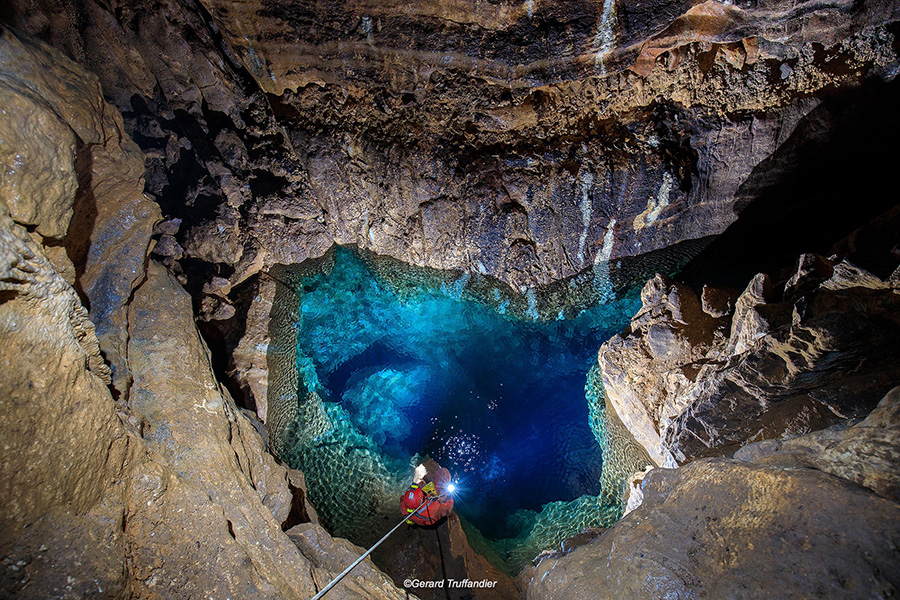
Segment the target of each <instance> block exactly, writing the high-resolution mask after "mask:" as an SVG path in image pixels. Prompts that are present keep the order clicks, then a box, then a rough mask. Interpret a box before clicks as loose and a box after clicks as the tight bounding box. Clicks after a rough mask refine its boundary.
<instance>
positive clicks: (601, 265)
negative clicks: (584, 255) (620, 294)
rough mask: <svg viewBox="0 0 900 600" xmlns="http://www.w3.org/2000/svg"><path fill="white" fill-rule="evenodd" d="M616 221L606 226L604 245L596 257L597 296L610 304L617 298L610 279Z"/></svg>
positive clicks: (595, 285) (595, 284)
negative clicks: (610, 259) (610, 262)
mask: <svg viewBox="0 0 900 600" xmlns="http://www.w3.org/2000/svg"><path fill="white" fill-rule="evenodd" d="M615 229H616V220H615V219H613V220H611V221H610V222H609V225H607V226H606V233H605V234H603V245H601V246H600V250H599V251H598V252H597V254H596V256H594V289H595V290H597V296H598V297H599V300H600V302H601V303H602V302H608V301H610V300H612V299H614V298H615V294H613V289H612V281H611V280H610V278H609V258H610V257H611V256H612V251H613V244H614V243H615V241H616V237H615Z"/></svg>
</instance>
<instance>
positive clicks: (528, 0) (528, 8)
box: [525, 0, 534, 19]
mask: <svg viewBox="0 0 900 600" xmlns="http://www.w3.org/2000/svg"><path fill="white" fill-rule="evenodd" d="M525 12H526V13H527V14H528V18H529V19H531V18H534V0H525Z"/></svg>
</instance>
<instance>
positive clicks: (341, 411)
mask: <svg viewBox="0 0 900 600" xmlns="http://www.w3.org/2000/svg"><path fill="white" fill-rule="evenodd" d="M295 289H296V294H297V298H298V303H299V310H298V313H297V315H296V318H295V326H294V328H295V332H296V340H297V348H296V350H297V359H296V366H297V371H298V373H299V379H300V384H301V386H300V387H301V390H302V391H301V394H300V411H299V413H298V416H297V419H298V422H299V424H298V425H297V426H296V427H294V429H293V431H294V434H293V435H294V437H293V438H292V440H291V443H290V445H288V446H287V447H286V448H287V449H286V450H282V452H281V454H282V455H283V456H282V457H283V458H286V459H287V460H288V462H290V463H291V464H292V465H293V466H296V467H297V468H299V469H301V470H302V471H303V472H304V473H305V475H306V477H307V484H308V486H309V493H310V498H311V500H312V501H313V503H314V504H315V505H316V507H317V509H318V510H319V511H320V516H321V518H322V519H323V521H324V522H325V524H326V526H328V527H329V528H330V529H331V530H332V531H333V532H334V533H335V535H338V536H344V537H348V538H350V539H351V540H353V541H355V542H357V543H359V544H367V543H368V542H369V541H370V540H371V539H372V536H374V535H375V534H376V533H378V532H379V529H378V528H379V527H382V525H381V521H379V520H378V519H379V518H381V519H386V515H395V514H396V511H397V501H398V500H397V499H398V497H399V494H400V493H401V492H402V490H403V489H405V487H406V485H408V483H409V481H410V477H411V475H412V468H413V467H414V466H415V464H417V462H418V461H419V460H421V459H422V458H423V457H431V458H434V459H435V460H437V461H438V462H439V463H441V464H442V465H443V466H445V467H447V468H448V469H450V471H451V472H452V473H453V475H454V478H455V479H456V481H457V483H458V485H459V488H460V489H459V493H458V494H457V502H456V510H457V513H458V514H459V515H460V516H461V517H462V518H463V520H464V522H465V523H466V526H467V530H468V531H469V532H470V537H473V538H477V540H478V543H482V544H488V545H490V546H491V547H492V549H493V550H495V551H498V552H499V554H500V555H502V556H504V557H505V560H507V561H508V564H509V565H511V567H512V568H515V566H516V565H517V563H519V562H521V561H520V560H517V559H516V557H517V556H520V557H522V558H523V559H524V557H527V556H528V553H529V552H532V551H535V550H539V549H540V546H541V545H542V544H546V543H548V539H549V541H556V540H555V538H554V536H555V537H559V536H560V535H563V534H565V533H566V532H567V530H566V526H567V525H566V524H568V528H569V529H575V531H568V533H570V534H571V533H574V532H577V529H578V528H580V527H582V526H586V525H592V524H593V525H600V524H603V523H597V522H595V521H596V520H597V519H598V518H599V516H598V515H600V514H601V513H602V514H604V515H607V517H608V516H609V515H610V514H612V513H615V512H616V511H617V510H618V506H617V505H616V503H615V502H612V503H610V501H609V500H608V499H607V500H605V501H601V500H600V497H601V492H603V490H602V489H601V488H602V485H601V478H602V470H603V461H604V456H603V443H604V435H605V433H604V426H603V423H602V414H600V415H599V416H598V414H596V413H597V408H596V407H597V405H598V404H599V405H600V406H602V398H601V399H600V400H599V402H598V401H597V398H594V403H593V406H594V409H593V410H589V404H590V402H589V400H590V397H591V393H592V391H591V390H592V389H594V392H593V393H595V394H596V393H597V392H596V386H595V385H588V384H589V383H590V382H589V381H588V373H589V370H590V369H591V366H592V365H593V364H594V363H595V362H596V352H597V349H598V348H599V347H600V345H601V344H602V343H603V342H604V341H605V340H607V339H609V338H610V337H611V336H612V335H614V334H616V333H618V332H619V331H621V330H622V329H623V328H624V327H625V326H626V325H627V324H628V322H629V319H630V318H631V316H632V315H633V314H634V313H635V312H636V310H637V309H638V308H639V306H640V301H639V299H638V294H637V292H636V291H631V292H629V293H627V294H624V295H621V297H619V298H617V299H608V301H606V302H605V303H602V304H597V305H595V306H593V307H589V308H584V309H580V310H578V311H573V310H572V307H571V306H569V307H567V308H566V311H563V310H560V311H559V313H558V316H557V317H556V318H549V319H548V318H543V319H541V318H535V317H536V316H537V315H536V314H535V311H534V310H533V309H534V304H533V303H531V304H530V305H529V303H528V302H527V301H526V302H525V304H524V305H523V304H521V303H520V306H524V309H520V310H516V309H515V304H514V302H513V300H512V298H513V297H514V296H515V294H514V293H513V292H512V291H511V290H509V288H507V287H505V286H503V285H502V284H499V283H498V282H496V281H492V280H489V279H488V278H486V277H483V276H476V277H470V276H468V275H464V276H461V277H457V278H456V279H451V278H448V277H443V278H441V277H440V276H434V275H433V274H432V275H428V274H427V273H424V272H423V271H417V270H415V269H412V268H405V269H402V270H397V269H393V270H391V269H379V268H378V263H377V261H374V262H373V260H371V258H366V257H363V256H362V255H359V254H356V253H354V252H353V251H351V250H348V249H342V248H338V249H336V250H335V251H333V253H332V255H331V256H330V257H329V260H328V261H327V264H326V265H325V266H324V267H322V268H320V269H318V270H317V271H316V272H313V273H311V274H309V275H307V276H305V277H303V278H301V279H299V280H298V282H297V283H296V284H295ZM564 313H568V314H571V315H572V316H571V318H563V317H564ZM595 383H596V382H594V384H595ZM586 386H587V389H586ZM600 412H601V413H602V409H600ZM607 492H609V490H607ZM607 496H609V494H607ZM602 502H606V505H605V506H606V508H607V509H608V510H607V511H606V512H603V511H598V504H599V503H602ZM542 511H543V512H542ZM563 513H565V515H563Z"/></svg>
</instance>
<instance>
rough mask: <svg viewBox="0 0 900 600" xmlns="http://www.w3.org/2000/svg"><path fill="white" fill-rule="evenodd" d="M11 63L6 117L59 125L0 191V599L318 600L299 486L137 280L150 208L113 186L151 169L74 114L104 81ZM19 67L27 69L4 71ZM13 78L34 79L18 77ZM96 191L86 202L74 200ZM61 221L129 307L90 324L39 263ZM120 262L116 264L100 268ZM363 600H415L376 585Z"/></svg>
mask: <svg viewBox="0 0 900 600" xmlns="http://www.w3.org/2000/svg"><path fill="white" fill-rule="evenodd" d="M0 50H2V51H0V61H2V62H0V64H2V66H3V71H2V75H0V90H2V93H3V94H7V97H10V98H12V99H13V104H11V105H12V106H26V105H27V102H25V100H23V98H24V99H28V100H33V99H37V101H36V105H37V106H40V107H44V108H46V107H47V106H51V107H53V110H52V111H51V112H52V113H53V118H55V119H57V121H54V120H53V119H51V116H50V115H48V114H45V113H40V112H38V113H36V114H40V115H41V116H40V118H37V117H35V119H36V120H35V121H34V123H36V125H35V129H34V136H35V139H34V140H33V142H34V143H32V144H31V145H28V144H26V146H25V147H27V150H28V154H27V155H25V154H21V155H20V158H21V159H22V160H21V161H18V162H17V160H18V159H16V160H13V161H12V162H11V163H10V164H5V165H4V167H5V169H6V173H5V178H4V182H6V183H9V182H12V183H11V184H10V185H5V186H3V187H0V339H2V342H3V343H2V344H0V364H2V366H3V372H4V375H3V377H2V378H0V412H2V414H3V419H0V440H2V442H3V443H2V448H0V479H2V481H3V486H2V489H0V504H2V506H3V511H2V514H0V589H2V590H3V595H4V597H6V596H15V597H18V598H48V597H56V598H87V597H92V598H125V597H127V598H147V599H151V598H153V599H157V598H196V599H200V598H209V597H215V598H229V597H230V598H251V597H252V598H272V599H275V598H278V599H284V598H296V599H306V598H309V597H311V596H312V595H314V594H315V592H316V589H317V582H316V580H315V578H314V575H313V572H312V566H311V565H312V564H313V563H312V562H311V559H312V560H318V561H320V560H322V557H320V556H318V555H317V552H318V551H319V550H318V549H316V548H312V549H309V548H307V549H305V550H304V552H305V554H304V553H301V551H300V550H298V548H297V546H296V545H295V544H294V543H292V542H291V540H290V538H289V537H288V536H287V535H285V534H284V533H283V531H282V528H283V527H284V528H287V527H290V526H292V525H295V524H297V523H298V522H302V521H304V520H309V519H311V518H312V515H314V512H313V511H312V510H311V509H309V507H306V506H303V496H302V494H299V493H298V490H302V487H303V483H302V476H299V474H297V473H296V472H291V471H289V470H287V469H286V468H284V467H283V466H281V465H279V464H277V463H276V462H275V460H274V459H273V458H272V457H271V456H270V455H269V454H267V453H266V452H265V447H264V443H263V440H262V439H261V437H260V436H259V434H258V433H257V431H256V430H255V429H254V427H253V425H252V424H251V422H250V421H249V420H248V418H247V417H246V416H245V415H244V414H243V413H242V412H240V411H239V410H238V409H237V407H236V406H235V404H234V402H233V400H232V399H231V397H230V396H229V395H228V393H227V392H225V391H224V390H223V389H222V388H221V387H220V385H219V383H218V382H217V381H216V378H215V375H214V373H213V369H212V365H211V362H210V356H209V351H208V349H207V348H206V346H205V344H204V343H203V342H202V340H201V338H200V336H199V333H198V331H197V328H196V326H195V324H194V320H193V313H192V305H191V299H190V297H189V296H188V294H187V293H186V292H185V291H184V290H183V289H182V288H181V286H180V285H179V284H178V283H177V282H176V281H175V280H174V279H172V277H171V276H170V275H169V274H168V273H167V272H166V270H165V269H164V268H163V267H162V266H160V265H159V264H157V263H154V262H150V263H149V264H145V258H146V250H147V240H148V239H149V235H148V232H149V231H150V230H151V228H152V226H153V221H155V215H157V214H158V212H157V211H156V210H153V209H152V207H151V209H148V210H146V211H144V212H141V210H139V209H140V206H141V205H142V204H141V203H149V200H147V199H146V198H144V197H143V196H140V195H138V196H134V195H133V194H134V192H135V184H136V181H140V176H139V175H138V176H137V179H136V180H135V179H133V178H132V176H133V175H134V173H133V172H132V171H130V170H129V169H127V168H120V167H122V165H123V164H125V165H128V164H131V165H132V166H135V165H137V166H136V167H135V168H138V171H140V169H139V165H140V163H139V161H137V162H134V161H133V160H132V159H134V158H135V155H134V154H131V152H132V151H133V150H134V147H133V146H131V145H129V142H127V141H126V140H125V138H124V137H122V138H121V139H120V138H119V137H118V136H120V135H122V131H121V127H117V128H114V127H111V125H115V123H116V122H115V119H114V118H113V117H111V116H110V117H109V119H106V118H104V117H103V115H104V111H108V112H109V113H110V114H111V115H112V114H115V113H114V112H112V111H111V109H109V107H108V106H106V105H105V104H102V102H100V103H99V104H96V105H95V107H97V108H98V112H90V111H87V112H86V113H85V114H82V115H81V116H77V115H76V116H72V115H75V113H77V112H78V110H79V109H80V108H83V107H84V103H85V102H87V103H88V104H90V103H91V102H94V101H99V98H100V96H99V92H98V89H97V86H96V81H95V80H92V79H91V78H90V76H88V75H87V74H86V73H84V72H83V71H82V70H81V69H80V68H79V67H77V66H76V65H74V64H73V63H71V62H69V61H67V60H66V59H64V58H62V57H60V56H59V55H58V54H57V53H55V52H54V51H52V50H51V49H49V48H47V47H46V46H44V45H42V44H40V43H35V42H29V41H22V40H19V39H18V38H17V37H15V36H14V35H13V34H12V33H11V32H10V31H9V30H3V31H2V34H0ZM9 65H19V66H16V68H15V70H14V71H13V73H9V72H7V70H6V69H7V67H9ZM37 65H40V66H41V69H42V70H41V69H38V67H37ZM29 69H30V70H29ZM22 73H25V74H27V75H28V77H30V78H32V79H29V80H26V79H17V77H20V76H21V75H22ZM32 80H33V81H34V85H30V86H29V85H25V82H26V81H32ZM84 81H87V82H89V83H91V85H89V86H87V87H85V86H84V85H81V83H83V82H84ZM47 82H50V83H47ZM50 84H53V85H50ZM57 84H58V85H57ZM92 86H93V87H92ZM51 92H52V93H51ZM82 93H87V96H86V99H85V97H82V96H80V94H82ZM43 94H46V96H45V95H43ZM67 94H69V95H71V97H67ZM17 97H19V104H16V103H15V102H16V98H17ZM34 110H35V111H38V109H37V108H34ZM79 114H80V113H79ZM85 115H88V116H91V115H92V116H93V117H95V120H94V121H93V125H94V126H95V127H96V129H95V130H89V129H85V128H87V125H86V123H85V121H79V119H80V118H81V117H82V116H85ZM70 116H71V120H69V117H70ZM12 117H13V115H9V114H6V113H4V114H3V115H2V119H0V131H9V130H12V129H14V124H11V123H10V119H11V118H12ZM73 123H75V124H77V127H76V126H75V125H73ZM67 128H68V129H67ZM65 132H68V133H65ZM54 135H59V136H62V137H61V138H54V137H52V136H54ZM106 135H109V136H110V137H109V138H107V137H105V136H106ZM41 136H44V137H41ZM60 139H61V140H62V142H63V143H61V144H60V145H59V146H56V147H55V143H56V142H58V141H60ZM8 140H11V141H13V142H16V141H17V140H19V141H23V143H25V142H24V140H20V139H19V138H16V137H11V138H6V137H0V156H2V157H4V158H8V157H15V156H16V148H15V147H13V148H11V147H9V145H7V141H8ZM67 140H68V141H67ZM72 140H75V146H76V153H77V152H78V150H77V148H78V143H79V142H78V140H82V141H86V140H93V141H90V142H89V143H91V144H94V146H92V148H93V150H92V152H93V151H96V152H97V153H98V154H96V155H92V156H93V157H94V159H95V160H96V162H94V163H93V167H91V169H95V170H90V169H88V170H85V168H84V164H82V163H81V162H79V160H78V159H77V158H76V160H75V163H74V167H73V166H72V163H71V160H72V157H70V156H69V153H68V152H69V150H68V149H69V148H70V147H71V144H69V142H71V141H72ZM107 142H108V144H107ZM86 143H88V142H86ZM116 148H118V150H117V149H116ZM135 152H136V151H135ZM104 153H108V156H106V155H105V154H104ZM137 156H139V155H137ZM66 160H68V161H69V162H68V163H66V162H65V161H66ZM55 161H56V162H55ZM60 161H61V162H60ZM129 161H131V162H129ZM57 163H58V164H60V165H64V166H65V165H68V167H72V168H73V169H74V171H70V170H69V169H68V167H66V168H63V167H61V168H60V169H59V170H58V174H59V178H60V179H59V180H58V181H57V180H55V179H54V171H53V170H52V169H51V170H49V171H41V170H42V169H44V168H46V167H47V166H48V165H55V164H57ZM100 167H102V168H100ZM98 168H100V170H96V169H98ZM71 172H76V173H78V176H79V179H78V182H79V183H78V186H79V187H78V190H79V191H74V190H72V189H71V185H69V182H70V179H71ZM85 174H89V175H90V176H91V177H93V178H94V179H92V180H91V181H92V182H93V183H92V185H93V186H94V187H90V186H89V187H83V186H84V185H87V184H85V183H84V179H83V176H86V175H85ZM45 182H46V188H47V193H48V197H47V198H46V200H47V201H50V202H51V204H52V207H53V208H52V209H47V210H45V206H44V204H42V202H43V200H44V199H43V198H41V197H40V193H39V192H40V189H42V188H43V185H44V183H45ZM83 189H87V190H88V191H90V190H93V193H94V196H93V199H94V201H95V202H96V206H93V213H92V219H94V220H93V221H92V222H91V223H92V229H89V230H86V229H82V228H79V227H76V226H75V222H76V221H77V220H78V218H79V199H78V195H79V194H81V193H82V192H81V190H83ZM137 190H138V194H139V188H137ZM65 194H69V196H68V197H65V198H64V197H63V196H64V195H65ZM72 194H75V199H74V201H73V199H72V197H71V195H72ZM60 207H62V208H65V207H70V208H68V209H65V210H70V211H71V212H72V213H74V216H72V220H71V223H70V225H69V227H68V231H67V232H66V244H67V246H66V250H70V249H74V248H82V249H83V250H84V254H83V256H87V257H88V260H87V262H86V263H85V264H86V265H87V266H86V270H85V271H83V272H80V271H77V272H78V273H79V276H78V278H76V280H75V283H76V285H77V284H78V283H79V281H80V282H82V283H84V282H87V281H91V279H90V276H89V272H91V271H90V269H95V271H94V273H99V274H100V275H98V277H99V279H98V280H96V281H99V280H102V279H103V278H104V277H105V278H106V280H105V281H106V282H107V284H108V285H113V284H114V283H115V282H120V283H122V282H128V285H127V288H126V287H122V288H117V289H120V291H121V290H124V289H128V290H129V291H128V293H127V295H126V296H125V297H124V298H122V297H120V296H118V295H117V294H118V292H116V293H113V292H111V291H110V290H107V291H106V292H104V293H103V294H100V295H99V296H96V295H95V296H91V295H90V292H89V293H88V298H89V299H91V300H92V302H91V311H90V315H89V314H88V311H87V310H85V308H84V307H83V306H82V305H81V302H80V300H79V295H78V293H77V292H76V290H75V288H73V287H72V286H71V285H70V284H69V283H68V282H67V281H66V280H65V279H64V278H63V277H62V275H61V274H60V272H59V271H65V268H64V265H63V266H58V265H57V264H55V263H54V262H51V261H50V260H49V259H48V258H47V255H46V252H45V250H46V249H48V248H53V247H55V246H53V245H52V243H53V242H52V241H48V240H51V238H50V237H48V236H52V235H57V234H58V229H59V228H60V227H63V226H64V224H65V219H66V218H68V217H67V215H66V213H65V212H63V213H60V214H58V213H57V212H56V211H57V210H60ZM54 217H55V219H54ZM29 229H32V230H33V231H29ZM91 232H93V234H92V233H91ZM101 233H102V236H101V237H98V238H95V237H93V235H94V234H96V235H100V234H101ZM54 239H55V238H54ZM70 243H71V244H72V245H71V246H69V245H68V244H70ZM134 243H137V246H135V247H131V246H129V245H130V244H134ZM56 247H58V246H56ZM115 248H119V252H120V253H121V254H120V255H119V256H116V260H114V261H113V260H109V261H107V262H106V263H103V262H102V261H101V263H100V264H95V263H92V262H91V261H92V260H94V259H92V258H90V257H92V256H93V257H99V256H106V254H105V253H107V252H111V251H113V249H115ZM98 260H99V259H98ZM91 265H93V266H91ZM129 265H131V266H133V267H134V269H135V270H134V271H133V272H132V271H128V269H129V268H131V267H130V266H129ZM76 266H77V265H76ZM123 269H124V270H123ZM126 275H127V277H126ZM129 277H133V279H129ZM110 278H112V279H114V280H115V281H112V279H110ZM107 284H104V285H107ZM116 285H118V284H116ZM132 288H133V289H132ZM88 289H89V290H90V289H97V288H96V286H95V287H93V288H90V287H89V288H88ZM95 299H96V302H95V301H93V300H95ZM116 299H118V300H121V301H122V302H121V303H117V302H118V300H116ZM113 300H116V301H115V302H114V301H113ZM107 301H109V302H107ZM94 323H97V328H96V330H97V331H100V330H102V331H107V332H110V331H117V332H118V333H116V336H121V337H116V338H115V339H117V340H120V341H123V342H124V343H125V345H124V347H123V348H122V349H121V350H122V351H121V354H119V355H117V356H118V358H114V357H112V356H110V352H107V349H108V348H109V347H110V346H104V341H103V339H104V338H99V339H98V337H99V336H98V335H97V334H96V333H95V326H94ZM117 324H118V325H117ZM119 325H121V326H122V327H124V329H123V330H121V331H119V330H117V329H116V327H118V326H119ZM106 340H107V343H109V338H107V339H106ZM104 354H106V356H107V357H108V358H110V359H112V360H113V361H115V360H120V361H121V363H120V364H121V365H123V369H125V371H126V372H128V373H130V374H131V376H132V377H133V384H134V385H133V388H130V392H131V393H130V394H127V395H120V396H119V398H118V400H116V399H114V398H113V395H112V394H111V390H110V389H109V388H108V387H107V385H108V384H109V383H110V381H111V378H110V371H109V367H108V366H107V365H106V364H105V362H104V360H103V355H104ZM120 374H121V371H120ZM322 535H323V536H327V534H324V533H323V534H322ZM309 557H311V558H309ZM370 597H373V598H397V597H406V594H405V592H402V591H399V590H397V589H395V588H392V586H391V585H390V584H389V583H385V584H384V585H383V586H382V587H381V588H379V589H378V590H373V591H372V593H371V595H370Z"/></svg>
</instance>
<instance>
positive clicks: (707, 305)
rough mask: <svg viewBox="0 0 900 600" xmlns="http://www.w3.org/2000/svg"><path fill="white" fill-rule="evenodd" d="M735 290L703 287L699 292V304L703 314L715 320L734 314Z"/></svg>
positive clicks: (736, 294)
mask: <svg viewBox="0 0 900 600" xmlns="http://www.w3.org/2000/svg"><path fill="white" fill-rule="evenodd" d="M738 295H739V294H738V292H737V290H732V289H723V288H717V287H711V286H708V285H704V286H703V290H701V292H700V303H701V305H702V306H703V312H705V313H706V314H708V315H709V316H711V317H713V318H715V319H721V318H722V317H727V316H728V315H730V314H731V313H733V312H734V303H735V301H736V300H737V298H738Z"/></svg>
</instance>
